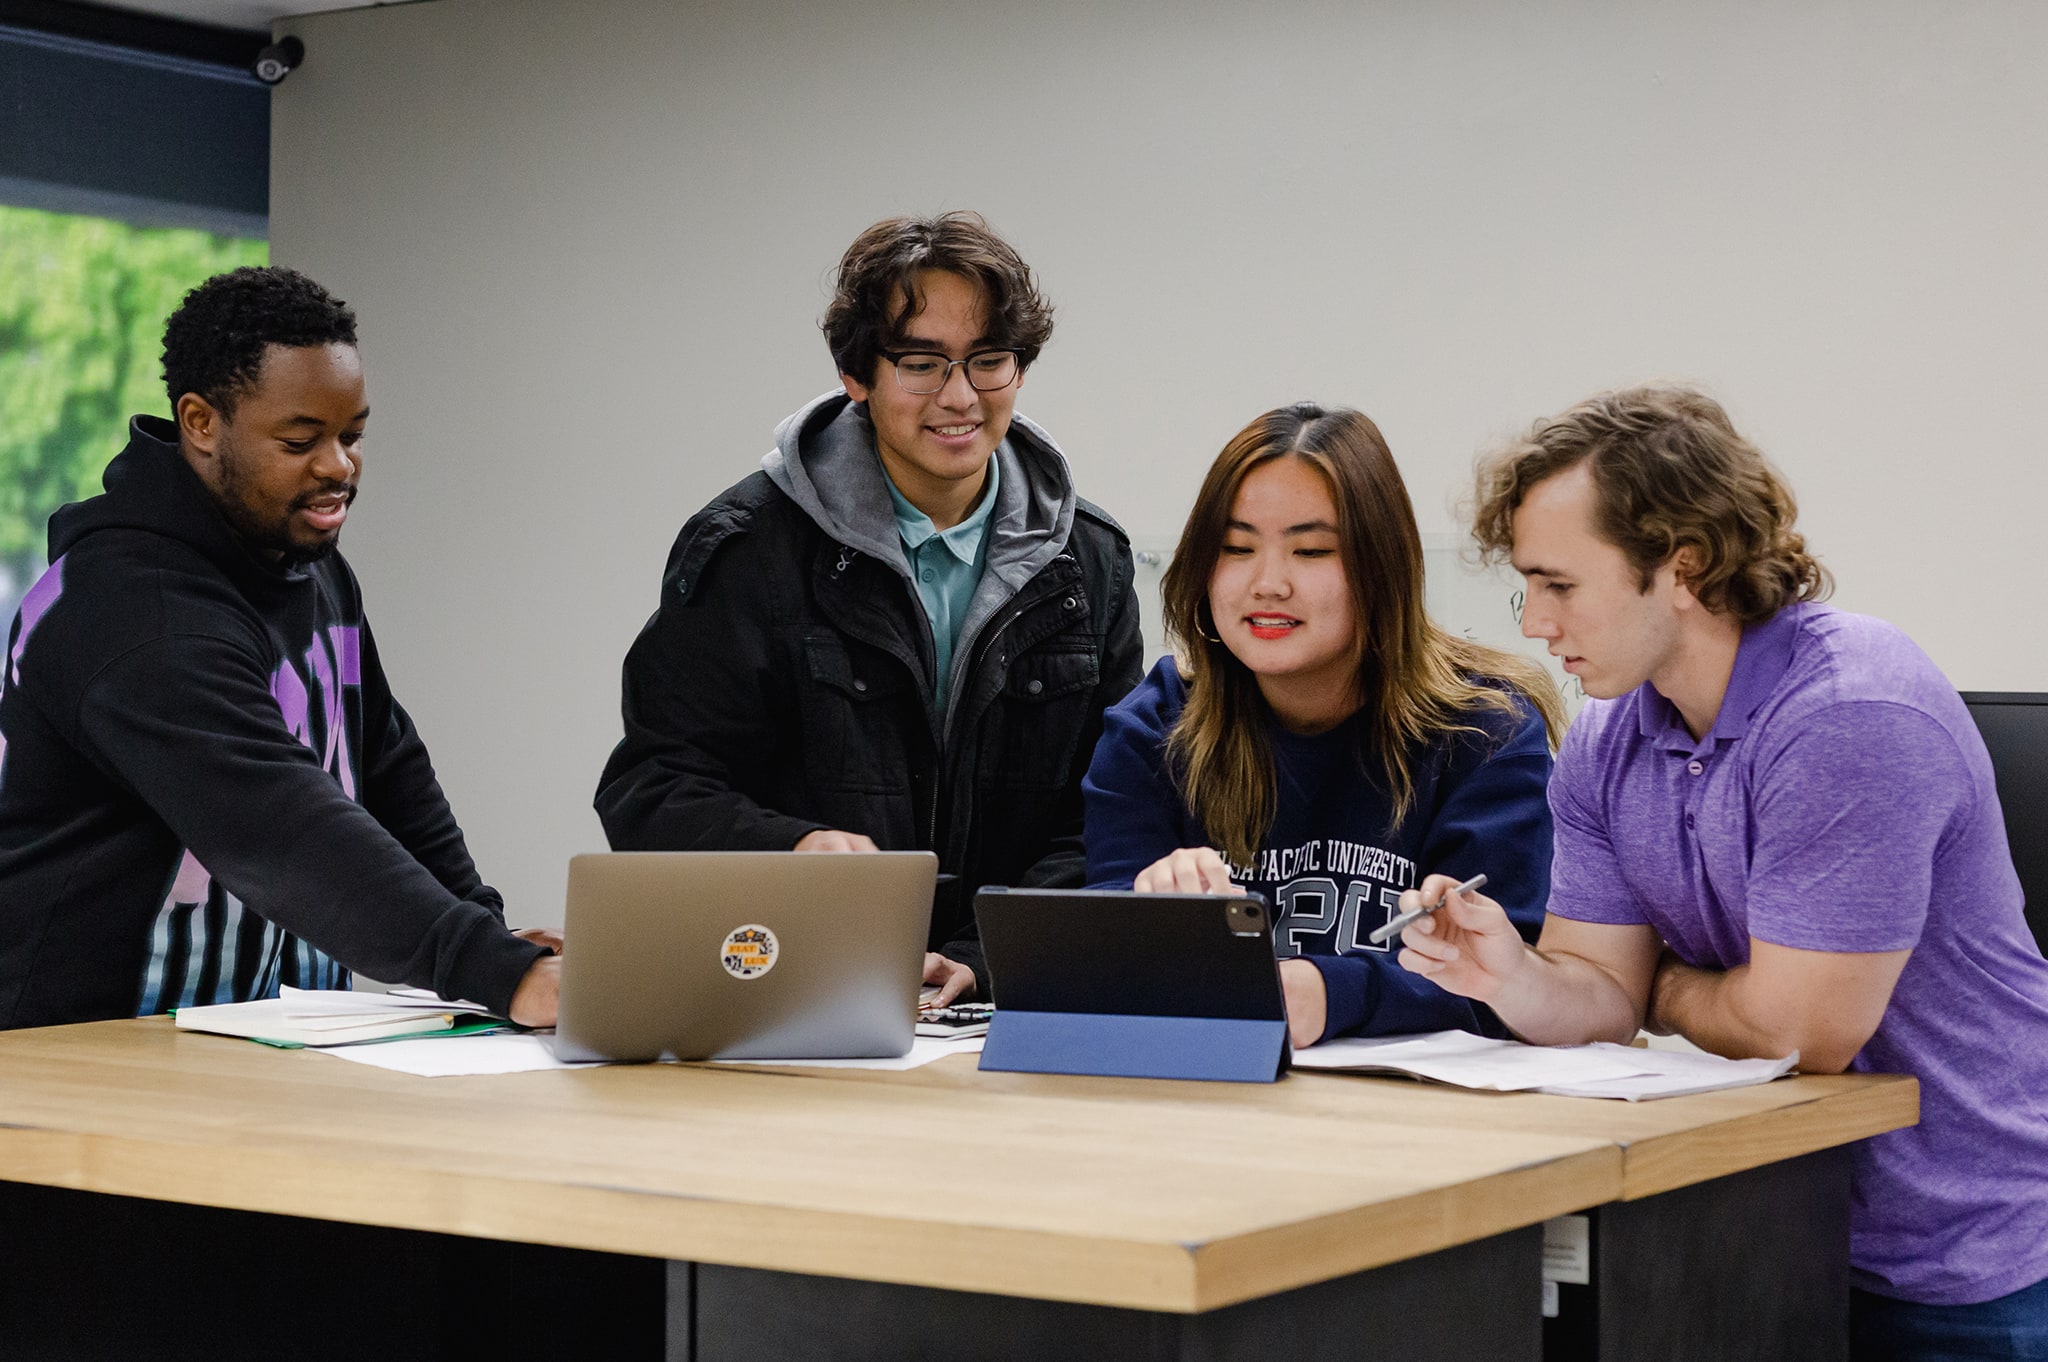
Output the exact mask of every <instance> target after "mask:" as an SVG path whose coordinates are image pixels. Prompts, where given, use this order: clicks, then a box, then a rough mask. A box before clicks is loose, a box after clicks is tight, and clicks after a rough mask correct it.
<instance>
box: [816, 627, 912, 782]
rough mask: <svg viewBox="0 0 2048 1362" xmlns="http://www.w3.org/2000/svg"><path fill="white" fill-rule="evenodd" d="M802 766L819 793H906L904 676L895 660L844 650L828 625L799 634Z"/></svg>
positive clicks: (908, 776)
mask: <svg viewBox="0 0 2048 1362" xmlns="http://www.w3.org/2000/svg"><path fill="white" fill-rule="evenodd" d="M804 666H805V671H806V673H807V676H806V680H807V682H808V684H806V685H805V687H804V704H803V711H804V733H803V740H804V770H805V773H806V775H807V776H808V778H809V780H810V782H811V783H812V784H813V785H814V786H815V787H816V788H818V789H820V790H833V791H841V792H851V793H858V794H892V795H903V794H907V792H908V791H909V789H910V755H909V752H908V750H907V742H906V734H905V733H904V731H903V727H902V725H903V713H904V706H905V704H906V703H909V702H912V701H914V697H907V696H906V692H907V691H908V690H909V685H908V680H907V678H906V677H905V676H904V675H903V671H902V668H901V667H900V666H899V665H897V664H896V663H895V662H894V661H893V659H889V658H886V657H883V656H879V655H875V654H868V655H867V656H865V657H864V656H862V655H861V654H860V653H856V652H849V651H848V649H847V646H846V640H845V639H843V638H841V637H840V636H839V635H838V634H836V633H833V632H832V631H830V630H817V629H813V630H806V631H805V632H804Z"/></svg>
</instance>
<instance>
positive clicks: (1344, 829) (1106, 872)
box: [1081, 658, 1550, 1038]
mask: <svg viewBox="0 0 2048 1362" xmlns="http://www.w3.org/2000/svg"><path fill="white" fill-rule="evenodd" d="M1186 702H1187V685H1186V683H1185V682H1184V681H1182V679H1181V675H1180V670H1179V668H1178V667H1176V666H1175V665H1174V662H1173V659H1171V658H1165V659H1162V660H1161V661H1160V662H1159V664H1158V665H1157V666H1155V667H1154V668H1153V669H1152V673H1151V675H1149V676H1147V677H1146V678H1145V680H1144V683H1143V684H1142V685H1140V686H1139V687H1138V688H1137V689H1136V690H1134V691H1132V692H1131V694H1130V695H1129V696H1128V697H1127V698H1126V699H1125V700H1124V701H1123V703H1122V704H1119V705H1117V706H1116V707H1115V708H1114V709H1111V710H1110V711H1109V712H1108V714H1107V715H1105V716H1104V720H1103V731H1102V741H1101V742H1100V743H1098V744H1097V745H1096V748H1095V760H1094V762H1093V764H1092V765H1090V766H1089V768H1088V776H1087V779H1086V780H1084V781H1083V782H1082V785H1081V789H1082V793H1083V795H1084V797H1085V798H1086V800H1087V825H1086V833H1085V841H1086V845H1087V852H1088V882H1089V884H1090V885H1091V886H1093V887H1096V888H1103V889H1129V888H1130V887H1131V882H1132V881H1133V880H1134V879H1135V878H1136V877H1137V874H1138V872H1139V871H1141V870H1143V869H1144V868H1145V867H1146V866H1148V865H1151V864H1152V863H1153V862H1154V861H1157V860H1159V859H1160V858H1161V857H1163V856H1165V855H1167V854H1169V853H1170V852H1172V851H1174V850H1176V849H1178V848H1181V847H1200V846H1209V845H1212V844H1213V839H1212V838H1211V837H1210V836H1209V834H1208V833H1207V832H1206V831H1205V830H1204V829H1203V828H1202V826H1201V824H1200V823H1198V822H1197V821H1196V820H1195V818H1194V816H1193V815H1192V814H1190V813H1189V812H1188V808H1187V804H1186V803H1185V802H1184V801H1183V800H1182V798H1181V791H1180V787H1179V784H1178V783H1177V782H1176V781H1175V780H1174V779H1173V777H1172V776H1171V774H1170V773H1169V772H1168V770H1167V766H1166V759H1165V744H1166V738H1167V735H1168V734H1169V733H1170V732H1171V731H1172V729H1173V725H1174V723H1175V721H1176V720H1178V719H1179V718H1180V712H1181V708H1182V706H1183V705H1184V704H1186ZM1465 722H1466V723H1468V724H1470V725H1471V726H1472V728H1474V729H1477V730H1478V731H1477V732H1449V733H1444V734H1441V735H1438V736H1437V737H1436V738H1435V739H1433V740H1432V741H1430V742H1428V743H1426V744H1424V745H1422V746H1420V747H1417V748H1416V749H1415V750H1413V751H1411V752H1410V753H1409V754H1408V769H1409V774H1410V777H1411V778H1412V780H1413V782H1414V787H1415V794H1414V798H1413V799H1412V800H1411V802H1410V804H1409V808H1408V814H1407V816H1406V817H1405V818H1403V819H1402V820H1401V822H1400V824H1399V826H1395V825H1394V822H1393V800H1392V798H1391V797H1390V796H1389V794H1388V793H1387V789H1386V783H1385V779H1384V777H1383V775H1382V774H1381V769H1380V768H1381V762H1380V761H1379V759H1378V758H1377V756H1376V755H1374V754H1373V753H1372V752H1371V751H1370V749H1369V747H1368V746H1367V744H1368V743H1369V742H1370V738H1369V737H1368V735H1367V734H1366V733H1365V731H1364V725H1363V721H1362V716H1359V715H1354V716H1353V717H1352V718H1350V719H1348V720H1346V721H1345V722H1344V723H1342V724H1339V725H1338V726H1337V727H1336V728H1334V729H1331V730H1330V731H1329V732H1327V733H1319V734H1316V735H1315V736H1313V737H1304V736H1302V735H1301V734H1298V733H1290V732H1288V731H1287V730H1286V729H1284V728H1282V727H1281V726H1280V725H1279V724H1278V723H1277V722H1274V723H1273V724H1272V725H1271V727H1270V729H1269V733H1270V736H1271V739H1272V744H1273V756H1274V763H1275V765H1276V767H1277V768H1278V773H1279V807H1278V809H1277V811H1276V813H1275V815H1274V818H1273V826H1272V829H1271V830H1270V831H1269V832H1268V833H1267V835H1266V837H1265V838H1264V839H1263V840H1262V841H1261V842H1260V844H1259V851H1258V854H1257V855H1256V856H1255V857H1254V863H1253V864H1252V865H1249V866H1233V867H1232V868H1231V878H1232V879H1233V880H1235V881H1236V882H1237V883H1238V884H1241V885H1243V886H1244V887H1245V888H1246V889H1249V890H1251V891H1253V892H1254V893H1258V894H1262V895H1264V896H1265V898H1266V901H1267V902H1268V903H1270V904H1272V905H1273V909H1274V913H1273V916H1274V924H1273V945H1274V949H1275V950H1276V951H1277V952H1278V953H1279V954H1280V955H1281V956H1283V957H1286V956H1295V955H1302V956H1306V957H1308V959H1309V960H1310V961H1312V962H1313V963H1314V964H1315V966H1316V968H1317V969H1318V970H1320V971H1321V972H1322V976H1323V983H1324V985H1325V987H1326V989H1327V991H1328V994H1329V1015H1328V1020H1327V1022H1326V1023H1325V1026H1324V1030H1323V1035H1324V1037H1326V1038H1327V1037H1330V1036H1339V1035H1346V1034H1351V1035H1393V1034H1403V1033H1408V1032H1417V1031H1445V1030H1453V1029H1455V1030H1463V1031H1476V1032H1479V1033H1480V1034H1482V1035H1490V1036H1500V1035H1505V1034H1506V1029H1505V1028H1504V1027H1503V1026H1502V1025H1501V1023H1500V1020H1499V1019H1498V1018H1497V1017H1495V1016H1494V1014H1493V1011H1492V1009H1490V1008H1488V1007H1486V1006H1485V1005H1484V1004H1480V1003H1475V1002H1472V1001H1470V1000H1469V999H1466V998H1460V997H1457V996H1455V995H1453V994H1450V993H1446V992H1445V991H1444V990H1443V989H1441V988H1439V987H1437V986H1436V985H1435V984H1433V983H1431V982H1430V981H1429V980H1427V979H1424V978H1423V977H1422V976H1420V975H1418V974H1410V973H1409V972H1408V971H1407V970H1404V969H1402V968H1401V966H1400V965H1399V963H1397V962H1396V961H1395V959H1394V953H1395V947H1394V946H1393V945H1385V946H1373V945H1369V944H1367V942H1366V939H1365V938H1366V936H1367V934H1368V933H1370V932H1371V931H1372V930H1373V928H1375V927H1378V926H1380V925H1381V924H1382V923H1384V922H1386V921H1387V920H1388V919H1390V918H1392V917H1393V916H1394V915H1395V914H1396V913H1397V912H1398V911H1399V909H1398V908H1397V907H1396V904H1397V902H1398V900H1399V899H1400V896H1401V891H1402V890H1403V889H1412V888H1414V887H1415V886H1416V885H1418V884H1420V883H1421V882H1422V877H1423V876H1425V875H1429V874H1437V873H1441V874H1446V875H1455V876H1457V877H1458V878H1460V879H1467V878H1470V877H1471V876H1473V875H1476V874H1479V873H1480V872H1482V871H1483V872H1485V874H1486V876H1487V886H1486V891H1485V892H1486V894H1487V895H1488V896H1489V897H1491V898H1493V899H1494V900H1496V901H1497V902H1499V903H1500V904H1501V906H1502V907H1504V908H1506V909H1507V912H1508V916H1509V917H1511V918H1513V919H1514V922H1515V925H1516V926H1517V927H1518V928H1519V929H1520V930H1521V932H1522V935H1523V936H1524V937H1525V938H1527V939H1528V940H1530V941H1534V940H1535V939H1536V934H1537V932H1538V931H1539V930H1540V929H1541V927H1542V925H1543V906H1544V903H1545V901H1546V900H1547V899H1548V897H1549V893H1550V808H1549V805H1548V804H1547V803H1546V801H1545V798H1544V786H1545V785H1546V784H1547V783H1548V781H1549V779H1550V748H1549V744H1548V741H1547V739H1546V737H1545V735H1544V730H1543V720H1542V717H1541V716H1540V715H1538V714H1537V713H1536V711H1535V708H1534V707H1533V706H1531V705H1530V704H1528V702H1527V701H1526V700H1523V699H1522V698H1521V697H1519V696H1517V697H1516V709H1515V712H1514V713H1512V714H1509V713H1505V712H1502V711H1500V710H1496V709H1489V708H1483V707H1482V708H1479V709H1476V710H1474V711H1473V712H1472V713H1470V714H1468V715H1467V716H1466V717H1465Z"/></svg>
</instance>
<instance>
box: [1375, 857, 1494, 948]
mask: <svg viewBox="0 0 2048 1362" xmlns="http://www.w3.org/2000/svg"><path fill="white" fill-rule="evenodd" d="M1485 887H1486V876H1484V875H1474V876H1473V877H1472V878H1471V879H1469V880H1466V881H1465V882H1464V883H1463V884H1454V885H1452V886H1451V887H1450V888H1449V889H1446V890H1444V891H1443V892H1442V893H1441V894H1438V895H1437V896H1436V898H1434V899H1433V900H1431V901H1430V902H1428V903H1425V904H1423V905H1422V906H1421V907H1419V908H1411V909H1409V910H1408V911H1407V912H1405V913H1403V914H1401V916H1399V917H1397V918H1395V919H1394V920H1393V921H1391V922H1389V923H1387V925H1386V926H1384V927H1375V928H1373V931H1372V935H1371V936H1368V937H1367V938H1366V940H1367V941H1370V942H1371V943H1372V944H1373V945H1375V946H1377V945H1379V944H1380V943H1381V942H1382V941H1389V940H1392V939H1393V938H1394V937H1397V936H1399V935H1400V934H1401V933H1402V932H1404V931H1406V930H1408V928H1410V927H1412V926H1414V925H1415V924H1416V923H1418V922H1420V921H1422V919H1424V918H1426V917H1428V916H1429V915H1430V914H1431V913H1434V912H1435V911H1436V910H1437V909H1439V908H1441V907H1443V906H1444V900H1445V899H1447V898H1449V897H1450V896H1451V895H1452V894H1469V893H1471V892H1472V891H1473V890H1475V889H1484V888H1485ZM1403 898H1404V899H1405V898H1406V896H1405V895H1404V896H1403Z"/></svg>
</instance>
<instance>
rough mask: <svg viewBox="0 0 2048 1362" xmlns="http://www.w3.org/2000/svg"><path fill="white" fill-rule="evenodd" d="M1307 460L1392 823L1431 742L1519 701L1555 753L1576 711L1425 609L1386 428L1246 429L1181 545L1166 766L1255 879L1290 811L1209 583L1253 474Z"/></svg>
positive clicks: (1526, 667)
mask: <svg viewBox="0 0 2048 1362" xmlns="http://www.w3.org/2000/svg"><path fill="white" fill-rule="evenodd" d="M1280 458H1298V459H1301V460H1302V461H1304V462H1305V463H1307V464H1309V465H1310V466H1312V467H1313V468H1315V469H1316V470H1317V471H1319V472H1320V473H1321V474H1322V475H1323V478H1324V479H1325V481H1327V482H1328V483H1329V486H1330V498H1331V500H1332V501H1333V502H1335V503H1336V508H1337V539H1338V545H1339V550H1338V552H1339V557H1340V558H1341V559H1342V561H1343V564H1344V575H1345V579H1346V580H1347V581H1348V582H1349V583H1350V586H1351V601H1352V608H1353V611H1354V614H1355V616H1356V618H1357V620H1358V626H1359V646H1358V669H1357V678H1358V680H1357V687H1358V698H1359V699H1360V700H1361V701H1362V702H1363V706H1362V707H1363V709H1364V711H1365V712H1366V715H1367V720H1366V726H1365V729H1366V739H1367V741H1366V744H1365V746H1366V748H1367V750H1366V751H1364V752H1361V756H1362V757H1368V756H1370V755H1371V754H1377V756H1378V758H1379V762H1380V766H1381V771H1382V773H1383V775H1384V778H1385V781H1386V786H1387V790H1388V792H1389V794H1391V795H1392V797H1393V803H1394V822H1395V824H1397V825H1398V824H1399V822H1400V821H1401V819H1402V818H1404V817H1405V816H1406V815H1407V813H1408V807H1409V804H1410V802H1411V801H1412V800H1413V798H1414V795H1415V783H1414V773H1413V772H1411V771H1410V770H1409V769H1408V752H1409V749H1410V747H1412V746H1414V745H1415V744H1417V743H1419V742H1421V741H1423V740H1425V739H1427V738H1429V737H1430V736H1431V735H1433V734H1437V733H1444V732H1450V731H1459V730H1462V731H1472V725H1471V723H1470V722H1469V715H1470V713H1471V711H1472V710H1474V709H1479V708H1484V709H1493V710H1498V711H1503V712H1512V710H1513V708H1514V698H1513V697H1514V695H1515V694H1519V695H1521V696H1523V697H1524V698H1526V699H1527V700H1528V701H1529V703H1530V704H1532V705H1534V706H1535V708H1536V710H1537V712H1538V713H1540V714H1541V715H1542V716H1543V722H1544V726H1545V727H1546V728H1547V729H1548V730H1549V734H1550V740H1551V745H1552V746H1553V747H1554V746H1555V745H1556V744H1557V741H1558V739H1559V738H1560V737H1561V736H1562V735H1563V732H1564V706H1563V703H1562V702H1561V701H1560V700H1559V698H1558V694H1557V688H1556V687H1555V686H1554V685H1553V684H1552V683H1551V680H1550V677H1549V674H1548V673H1546V672H1544V671H1543V669H1542V668H1540V667H1538V666H1536V665H1535V664H1534V663H1532V662H1528V661H1526V660H1524V659H1522V658H1519V657H1516V656H1514V655H1513V654H1511V653H1504V652H1501V651H1500V650H1498V649H1495V648H1488V647H1485V646H1484V645H1481V644H1478V643H1473V642H1471V641H1469V640H1467V639H1461V638H1457V637H1455V636H1453V635H1451V634H1449V633H1447V632H1445V631H1444V630H1443V629H1441V628H1439V627H1437V625H1436V623H1435V622H1434V621H1433V620H1431V619H1430V617H1429V613H1428V611H1427V610H1426V609H1425V608H1424V606H1423V579H1422V578H1423V568H1422V535H1421V532H1420V531H1418V530H1417V529H1416V527H1415V511H1414V507H1413V505H1412V504H1411V503H1410V502H1409V500H1408V487H1407V485H1406V484H1405V483H1403V482H1402V481H1401V470H1400V469H1399V468H1398V467H1396V466H1395V464H1394V456H1393V453H1392V451H1390V450H1389V449H1388V448H1387V442H1386V439H1385V438H1384V437H1383V436H1382V435H1381V434H1380V431H1379V427H1378V426H1375V425H1374V424H1373V423H1372V421H1371V420H1370V419H1369V418H1368V417H1367V416H1366V415H1365V414H1364V413H1363V412H1358V411H1352V410H1350V409H1349V408H1342V407H1340V408H1335V409H1331V410H1325V409H1324V408H1322V407H1319V406H1317V405H1316V404H1314V403H1313V402H1297V403H1295V404H1294V405H1293V406H1291V407H1280V408H1278V409H1276V410H1273V411H1269V412H1267V413H1266V414H1265V415H1263V416H1261V417H1259V418H1258V419H1257V420H1256V421H1253V422H1252V423H1251V424H1250V425H1248V426H1246V427H1245V428H1244V429H1243V430H1241V431H1239V432H1238V433H1237V434H1236V435H1235V436H1234V437H1233V438H1232V439H1231V441H1230V443H1229V444H1227V445H1225V446H1224V447H1223V452H1222V453H1221V454H1219V455H1217V456H1216V462H1215V463H1213V464H1211V465H1210V466H1209V473H1208V476H1207V477H1205V478H1204V479H1203V480H1202V490H1201V493H1200V495H1198V496H1197V497H1196V498H1195V509H1194V510H1193V511H1192V512H1191V513H1190V514H1189V516H1188V523H1187V528H1185V529H1184V530H1182V531H1181V536H1180V547H1179V548H1177V549H1176V550H1175V551H1174V555H1173V562H1172V563H1171V564H1169V565H1168V567H1167V569H1166V576H1165V580H1164V582H1163V583H1162V587H1161V589H1162V593H1163V595H1164V598H1165V606H1166V630H1167V635H1168V637H1169V638H1170V639H1171V640H1172V641H1173V644H1174V651H1175V654H1176V657H1177V658H1178V660H1179V662H1180V667H1181V671H1182V674H1183V675H1184V676H1185V677H1186V680H1187V686H1188V699H1187V705H1186V707H1185V708H1184V709H1182V711H1181V715H1180V718H1179V720H1178V721H1177V722H1176V723H1175V724H1174V727H1173V732H1172V734H1171V735H1170V736H1169V737H1168V739H1167V758H1168V762H1169V765H1170V766H1171V767H1172V768H1173V769H1174V771H1175V773H1176V775H1177V776H1178V778H1179V780H1180V784H1181V790H1182V794H1183V797H1184V798H1185V799H1186V800H1187V805H1188V810H1189V812H1191V813H1193V814H1194V816H1195V817H1196V819H1198V820H1199V821H1200V822H1201V824H1202V826H1203V827H1204V828H1205V829H1207V830H1208V833H1209V836H1210V837H1212V838H1213V839H1215V841H1216V842H1217V844H1218V847H1219V849H1220V850H1221V851H1222V852H1223V853H1224V854H1225V855H1226V856H1228V857H1229V858H1230V859H1231V861H1232V862H1233V863H1235V864H1237V865H1240V866H1243V865H1249V864H1250V863H1251V860H1252V857H1253V855H1254V854H1255V853H1256V852H1257V850H1258V844H1259V842H1260V840H1261V839H1263V838H1264V837H1265V835H1266V832H1267V830H1268V829H1269V828H1271V827H1272V825H1273V816H1274V812H1275V810H1276V808H1277V806H1278V803H1279V793H1278V781H1277V777H1276V773H1275V770H1274V765H1273V749H1272V743H1271V741H1270V740H1269V738H1268V735H1267V724H1268V722H1269V720H1270V718H1271V711H1270V709H1269V708H1268V707H1267V704H1266V699H1265V696H1264V694H1263V693H1261V691H1260V690H1259V685H1258V678H1257V676H1256V675H1254V674H1253V672H1252V671H1251V669H1250V668H1248V667H1246V666H1245V665H1244V663H1242V662H1240V661H1238V659H1237V656H1236V654H1234V653H1232V652H1231V651H1230V649H1229V648H1228V647H1226V646H1225V645H1224V644H1223V643H1222V642H1221V641H1220V639H1219V638H1218V637H1217V634H1216V628H1215V623H1214V621H1213V620H1212V619H1211V618H1210V613H1209V581H1210V578H1211V577H1212V576H1213V575H1214V574H1215V571H1216V561H1217V559H1218V557H1219V556H1221V554H1222V551H1223V540H1224V535H1225V532H1226V530H1227V528H1228V526H1229V522H1230V516H1231V511H1232V509H1233V507H1234V506H1235V505H1236V502H1237V493H1238V489H1239V488H1240V487H1242V486H1243V485H1244V481H1245V479H1246V478H1247V477H1249V476H1250V475H1251V473H1252V472H1253V470H1255V469H1257V468H1260V467H1262V466H1263V465H1265V464H1267V463H1270V462H1272V461H1273V460H1275V459H1280Z"/></svg>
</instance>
